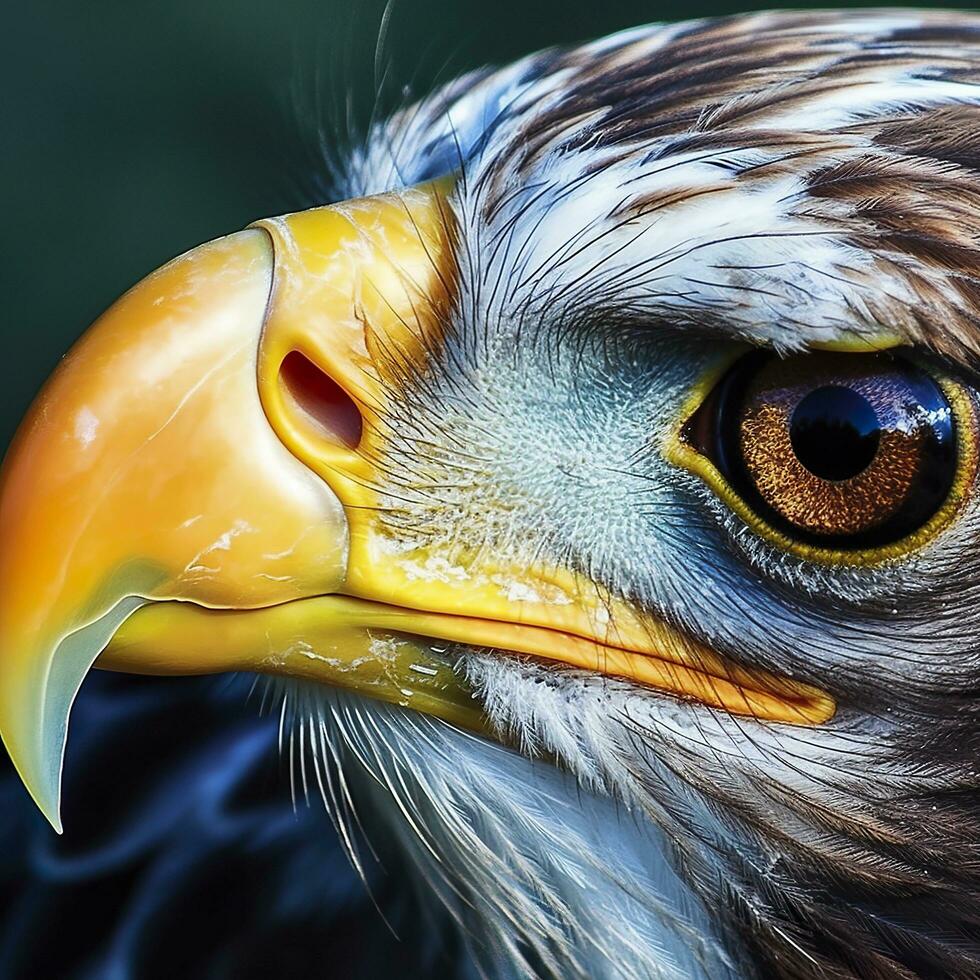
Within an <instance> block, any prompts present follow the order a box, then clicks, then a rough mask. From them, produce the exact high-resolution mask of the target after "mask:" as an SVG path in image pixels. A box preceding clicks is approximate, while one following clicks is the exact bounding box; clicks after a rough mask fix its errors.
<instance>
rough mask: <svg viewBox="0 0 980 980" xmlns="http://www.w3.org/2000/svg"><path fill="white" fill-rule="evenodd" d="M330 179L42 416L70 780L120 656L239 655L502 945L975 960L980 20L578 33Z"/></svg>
mask: <svg viewBox="0 0 980 980" xmlns="http://www.w3.org/2000/svg"><path fill="white" fill-rule="evenodd" d="M336 198H337V201H339V202H341V203H325V204H324V205H323V206H320V207H316V208H313V209H312V210H308V211H304V212H301V213H296V214H290V215H286V216H284V217H276V218H265V219H262V220H259V221H256V222H255V223H254V224H253V225H251V226H250V227H249V228H248V229H246V230H244V231H239V232H236V233H234V234H231V235H229V236H228V237H226V238H222V239H219V240H218V241H214V242H211V243H209V244H206V245H203V246H201V247H200V248H197V249H194V250H193V251H191V252H189V253H187V254H185V255H182V256H180V257H179V258H176V259H174V260H173V261H172V262H170V263H169V264H168V265H166V266H164V267H163V268H161V269H160V270H158V271H157V272H155V273H153V274H152V275H150V276H149V277H148V278H147V279H145V280H144V281H143V282H141V283H139V284H138V285H137V286H136V287H135V288H133V289H132V290H131V291H130V292H129V293H127V294H126V295H125V296H123V297H122V298H121V299H120V300H119V301H118V302H117V303H116V304H115V305H114V306H112V307H111V308H110V309H109V310H108V312H106V313H105V314H104V315H103V316H102V317H101V319H99V320H98V322H97V323H96V324H95V325H94V326H93V327H92V328H91V330H90V331H89V332H88V333H87V334H86V335H85V336H84V337H83V338H82V339H81V340H80V341H79V343H78V344H77V346H76V347H75V348H74V349H73V350H72V352H71V353H70V354H69V355H68V356H67V357H66V359H65V360H64V361H63V363H62V364H61V365H60V367H59V368H58V369H57V371H56V372H55V374H54V375H53V376H52V378H51V379H50V381H49V382H48V384H47V386H46V387H45V388H44V390H43V391H42V393H41V394H40V395H39V397H38V399H37V401H36V402H35V404H34V406H33V408H32V409H31V411H30V413H29V415H28V416H27V418H26V419H25V420H24V422H23V424H22V426H21V429H20V431H19V433H18V435H17V437H16V439H15V441H14V443H13V445H12V446H11V448H10V451H9V453H8V455H7V458H6V461H5V463H4V466H3V473H2V488H0V730H2V734H3V740H4V743H5V744H6V746H7V749H8V750H9V752H10V755H11V757H12V759H13V760H14V763H15V764H16V766H17V768H18V770H19V772H20V774H21V776H22V777H23V780H24V782H25V784H26V786H27V788H28V789H29V791H30V792H31V794H32V795H33V796H34V799H35V800H36V801H37V803H38V805H39V807H40V808H41V810H42V811H43V812H44V813H45V814H46V815H47V817H48V818H49V819H50V821H51V822H52V823H53V824H54V825H55V827H56V828H59V815H58V814H59V796H60V776H61V766H62V756H63V751H64V745H65V738H66V732H67V723H68V716H69V711H70V708H71V704H72V701H73V699H74V698H75V695H76V693H77V691H78V689H79V686H80V684H81V683H82V680H83V678H84V676H85V674H86V673H87V672H88V671H89V669H90V668H91V667H92V666H93V665H94V666H97V667H101V668H107V669H113V670H122V671H132V672H138V673H146V674H173V673H176V674H202V673H216V672H223V671H246V672H254V673H257V674H262V675H268V676H271V677H272V678H274V679H275V684H276V685H277V688H278V690H279V691H280V693H281V695H282V697H283V703H284V706H285V708H286V709H287V710H286V711H285V713H284V737H285V733H286V726H287V725H288V731H289V744H290V751H291V754H293V755H294V757H295V761H296V762H297V764H298V770H299V778H300V779H301V781H302V785H303V787H304V789H305V790H307V791H308V792H314V793H316V792H318V793H320V794H321V795H322V796H323V799H324V801H325V803H326V804H327V806H328V808H329V809H330V810H331V812H332V814H333V816H334V818H335V821H336V823H337V825H338V828H339V830H340V832H341V835H342V837H343V838H344V840H345V841H347V842H348V844H349V845H350V841H351V839H352V835H353V832H352V829H351V828H352V825H353V823H354V820H355V815H356V816H359V817H362V818H363V823H364V825H365V826H367V827H369V829H370V832H371V834H372V836H373V837H374V838H375V839H380V840H381V841H382V842H383V846H385V847H387V848H389V849H393V850H396V851H398V852H399V853H400V854H401V856H402V857H403V858H404V865H403V867H405V868H406V869H407V870H406V872H405V873H406V875H407V876H414V877H416V878H418V879H419V880H420V881H423V882H424V887H425V888H426V889H427V890H428V892H429V893H430V894H432V895H433V896H435V897H436V899H437V902H436V903H435V907H437V908H439V909H441V910H442V911H443V913H446V914H448V915H450V916H451V917H452V919H453V921H454V922H455V923H457V924H458V926H459V928H460V931H461V935H462V937H463V939H462V941H463V942H464V943H465V944H466V945H467V947H468V948H469V950H470V952H471V954H472V957H473V958H474V959H475V961H476V963H477V964H478V965H479V967H480V968H481V969H482V970H483V971H484V972H485V973H486V974H489V975H499V976H514V975H527V974H529V973H536V974H539V975H542V976H551V975H555V976H561V977H573V976H582V977H591V978H597V977H638V978H639V977H663V978H711V980H716V978H722V977H772V976H780V977H797V978H808V977H814V978H816V977H837V978H844V977H863V978H870V977H915V976H923V977H925V976H928V977H935V976H943V977H961V978H966V977H975V976H977V975H978V974H980V938H978V937H980V853H978V849H977V848H978V841H980V819H978V817H980V767H978V758H980V726H978V724H977V721H978V705H980V699H978V696H977V695H978V683H980V640H978V618H977V617H978V613H977V608H978V600H980V558H978V552H977V547H976V542H977V540H978V535H980V503H978V498H977V481H978V476H977V454H978V427H977V411H978V398H980V395H978V391H980V375H978V365H980V359H978V355H980V306H978V304H980V19H977V18H975V17H973V16H970V15H965V14H963V15H959V14H940V13H923V12H911V11H910V12H873V11H872V12H867V11H865V12H858V13H850V14H848V13H820V14H809V13H784V14H776V13H771V14H761V15H754V16H748V17H744V18H733V19H728V20H720V21H695V22H688V23H682V24H674V25H670V26H653V27H644V28H640V29H637V30H632V31H628V32H626V33H621V34H617V35H614V36H612V37H609V38H606V39H605V40H601V41H598V42H595V43H591V44H586V45H584V46H581V47H576V48H571V49H565V50H548V51H545V52H543V53H539V54H536V55H533V56H531V57H528V58H525V59H524V60H521V61H519V62H517V63H515V64H513V65H510V66H508V67H505V68H502V69H499V70H484V71H477V72H474V73H471V74H468V75H465V76H463V77H462V78H460V79H458V80H456V81H453V82H451V83H449V84H447V85H445V86H443V87H442V88H441V89H439V90H438V91H436V92H435V93H434V94H432V95H431V96H429V97H428V98H425V99H423V100H422V101H421V102H418V103H417V104H414V105H411V106H409V107H407V108H405V109H403V110H401V111H398V112H397V113H395V114H394V115H393V116H392V117H391V118H390V119H388V120H387V121H385V122H383V123H378V124H376V125H375V126H373V128H372V129H371V131H370V132H369V134H368V137H367V139H366V140H365V141H364V143H363V144H362V145H360V146H359V147H357V148H356V149H355V150H353V151H352V152H351V153H350V154H349V155H348V158H347V163H346V165H345V167H344V168H343V173H342V174H341V175H340V176H339V179H338V193H337V195H336ZM351 850H352V852H353V850H354V848H353V846H352V845H351ZM355 859H356V858H355Z"/></svg>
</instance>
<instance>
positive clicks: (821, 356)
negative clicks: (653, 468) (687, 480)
mask: <svg viewBox="0 0 980 980" xmlns="http://www.w3.org/2000/svg"><path fill="white" fill-rule="evenodd" d="M682 436H683V438H684V440H685V442H687V444H688V445H690V446H691V447H692V448H693V449H695V450H696V451H697V452H699V453H700V454H702V455H703V456H705V457H707V458H708V459H709V460H710V461H711V462H712V463H713V464H714V465H715V467H717V469H718V470H719V472H720V473H721V474H722V476H723V477H724V478H725V479H726V480H727V481H728V483H729V484H730V485H731V487H732V489H733V490H735V491H736V492H737V493H738V494H739V495H740V496H741V497H742V498H743V499H744V501H745V502H746V503H747V504H748V505H749V506H750V507H751V508H752V509H753V510H754V511H755V512H756V513H757V514H758V515H759V516H760V517H761V518H762V519H763V520H765V521H766V522H767V523H769V524H771V525H772V526H773V527H775V528H776V529H777V530H780V531H782V532H783V533H785V534H787V535H791V536H792V537H793V539H794V540H799V541H802V542H806V543H815V544H820V545H826V546H831V547H835V548H844V549H849V548H868V547H874V546H878V545H882V544H887V543H890V542H893V541H897V540H898V539H900V538H902V537H904V536H906V535H908V534H911V533H912V532H914V531H915V530H917V529H918V528H919V527H921V526H922V525H923V524H924V523H925V522H926V521H928V520H929V518H930V517H932V516H933V515H934V514H935V513H936V512H937V511H938V510H939V508H940V507H941V506H942V505H943V503H944V501H945V500H946V498H947V496H948V495H949V492H950V488H951V487H952V485H953V481H954V479H955V476H956V466H957V456H956V432H955V422H954V417H953V411H952V409H951V407H950V404H949V402H948V400H947V399H946V396H945V394H944V392H943V389H942V387H941V386H940V385H939V384H938V383H937V382H936V381H934V380H933V379H932V378H931V377H930V376H929V375H928V374H927V373H926V372H925V371H923V370H922V369H921V368H919V367H917V366H916V365H915V364H913V363H912V362H911V361H908V360H906V359H904V358H902V357H899V356H896V355H894V354H890V353H877V354H843V353H829V352H826V353H813V354H800V355H796V356H793V357H788V358H785V359H781V358H778V357H775V356H774V355H771V354H766V353H762V352H755V353H753V354H750V355H747V356H746V357H743V358H742V359H741V360H739V361H738V362H737V363H736V364H735V365H734V366H733V367H732V368H731V369H730V370H729V371H728V372H727V373H726V374H725V376H724V377H723V378H722V379H721V381H720V382H719V383H718V384H717V385H716V386H715V388H714V389H713V390H712V392H711V394H710V395H709V396H708V397H707V398H706V399H705V401H704V402H703V403H702V405H701V406H700V408H698V410H697V411H696V412H695V413H694V414H693V415H692V416H691V418H690V419H689V420H688V422H687V423H686V424H685V426H684V430H683V433H682Z"/></svg>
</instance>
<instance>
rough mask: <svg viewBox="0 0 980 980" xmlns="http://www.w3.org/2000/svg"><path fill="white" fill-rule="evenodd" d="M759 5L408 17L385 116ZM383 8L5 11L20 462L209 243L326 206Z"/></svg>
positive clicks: (426, 5)
mask: <svg viewBox="0 0 980 980" xmlns="http://www.w3.org/2000/svg"><path fill="white" fill-rule="evenodd" d="M756 6H759V7H765V6H772V4H765V3H763V4H746V3H742V4H731V3H709V2H688V3H683V2H676V0H673V2H663V3H657V2H650V0H642V2H641V0H591V2H590V0H490V2H476V3H474V2H463V0H396V2H395V3H394V4H393V5H392V9H391V16H390V26H389V30H388V32H387V43H386V45H385V47H384V55H383V59H382V60H383V62H384V64H385V65H386V66H389V67H388V79H389V83H388V85H387V86H386V91H385V94H383V95H382V98H381V101H382V104H390V103H391V102H392V101H393V99H395V98H397V95H398V92H399V90H400V88H401V86H402V85H404V84H407V83H411V84H412V85H413V88H414V89H415V91H417V92H422V91H424V90H425V89H426V88H427V87H429V86H430V85H431V84H432V83H433V81H434V80H436V79H438V78H439V77H445V76H446V75H448V74H451V73H455V72H457V71H459V70H462V69H465V68H468V67H471V66H474V65H477V64H482V63H487V62H506V61H509V60H511V59H513V58H514V57H516V56H518V55H521V54H524V53H527V52H529V51H533V50H535V49H536V48H539V47H543V46H546V45H548V44H553V43H561V42H570V41H575V40H579V39H586V38H591V37H595V36H599V35H601V34H604V33H608V32H610V31H613V30H616V29H618V28H621V27H626V26H630V25H634V24H640V23H646V22H650V21H653V20H676V19H681V18H684V17H694V16H703V15H709V14H721V13H730V12H733V11H736V10H744V9H749V8H750V7H756ZM784 6H785V5H784ZM797 6H807V4H798V5H797ZM964 6H965V5H964ZM383 9H384V4H383V3H382V2H378V0H367V2H354V0H197V2H187V0H181V2H170V3H150V2H140V0H129V2H124V0H74V2H71V0H62V2H58V3H54V2H50V0H47V2H44V0H42V2H38V0H19V2H18V0H3V3H2V4H0V149H2V153H0V205H2V207H0V216H2V222H3V225H2V228H3V231H2V235H3V238H2V241H3V248H2V251H0V286H2V296H3V305H2V309H3V322H2V329H3V342H4V345H3V351H4V359H3V386H2V397H3V400H2V404H0V446H4V445H6V443H7V441H8V439H9V436H10V435H11V433H12V432H13V428H14V426H15V425H16V423H17V420H18V419H19V418H20V416H21V415H22V413H23V411H24V410H25V408H26V407H27V404H28V403H29V401H30V399H31V398H32V397H33V394H34V392H35V391H36V390H37V388H38V386H39V385H40V384H41V382H42V381H43V379H44V377H45V376H46V375H47V374H48V373H49V371H50V370H51V368H52V367H53V366H54V364H55V363H56V361H57V359H58V357H59V356H60V354H61V353H62V352H63V351H64V350H65V349H67V347H68V346H69V345H70V344H71V343H72V341H73V340H74V339H75V338H76V337H77V336H78V335H79V334H80V333H81V332H82V330H84V328H85V327H86V326H87V324H88V323H89V322H91V320H92V319H93V318H94V317H95V316H96V315H97V314H98V313H99V312H100V311H101V310H102V309H104V308H105V307H106V306H107V305H108V304H109V303H110V302H111V301H112V300H113V299H114V298H115V297H116V296H117V295H118V294H119V293H120V292H121V291H123V290H124V289H126V288H127V287H128V286H129V285H131V284H132V283H133V282H134V281H136V280H137V279H139V278H140V277H141V276H142V275H144V274H145V273H147V272H148V271H150V270H151V269H152V268H154V267H155V266H157V265H159V264H160V263H162V262H163V261H165V260H166V259H168V258H170V257H171V256H173V255H174V254H177V253H179V252H181V251H183V250H185V249H187V248H189V247H191V246H193V245H195V244H198V243H199V242H201V241H204V240H206V239H208V238H213V237H215V236H217V235H220V234H222V233H225V232H227V231H231V230H234V229H237V228H240V227H241V226H243V225H245V224H247V223H248V222H249V221H250V220H252V219H254V218H256V217H259V216H261V215H265V214H270V213H278V212H281V211H284V210H291V209H296V208H299V207H303V206H306V205H308V204H310V203H314V202H315V201H316V188H317V175H318V171H320V170H321V169H322V167H321V165H320V164H319V162H318V158H317V153H316V152H315V146H316V138H315V136H313V134H314V133H315V131H316V129H317V126H318V124H322V125H323V127H324V133H325V139H326V140H327V142H329V143H331V144H334V145H336V144H337V143H338V139H339V133H340V132H342V131H343V129H344V128H345V127H343V126H341V127H339V129H338V127H337V120H338V119H340V120H343V119H344V118H345V116H346V114H347V113H346V110H345V109H344V108H343V107H344V105H345V100H346V99H347V97H348V93H350V97H351V103H352V108H351V114H352V116H353V118H354V119H355V120H357V121H359V122H360V123H361V124H363V121H364V120H365V119H367V118H368V117H369V114H370V112H371V109H372V105H373V102H374V95H375V91H376V85H375V77H374V53H375V42H376V40H377V37H378V32H379V25H380V23H381V20H382V13H383ZM318 103H319V105H320V107H321V108H320V110H319V111H318V110H317V109H316V108H315V107H316V106H317V104H318Z"/></svg>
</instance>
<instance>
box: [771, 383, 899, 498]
mask: <svg viewBox="0 0 980 980" xmlns="http://www.w3.org/2000/svg"><path fill="white" fill-rule="evenodd" d="M789 434H790V440H791V441H792V443H793V451H794V452H795V453H796V457H797V459H799V461H800V462H801V463H802V464H803V465H804V466H805V467H806V468H807V469H808V470H809V471H810V472H811V473H813V475H814V476H819V477H820V478H821V479H823V480H847V479H850V478H851V477H852V476H857V475H858V473H861V472H862V471H863V470H865V469H867V467H868V465H869V464H870V462H871V460H873V459H874V457H875V453H876V452H877V451H878V441H879V439H880V438H881V425H880V423H879V421H878V416H877V415H876V414H875V410H874V409H873V408H872V407H871V405H870V404H869V402H868V400H867V399H866V398H864V397H863V396H862V395H859V394H858V393H857V392H856V391H854V390H853V389H851V388H844V387H841V386H840V385H827V386H825V387H823V388H817V389H815V390H814V391H811V392H810V394H809V395H807V396H806V397H805V398H804V399H803V400H802V401H801V402H800V403H799V405H797V406H796V411H794V412H793V417H792V419H791V420H790V424H789Z"/></svg>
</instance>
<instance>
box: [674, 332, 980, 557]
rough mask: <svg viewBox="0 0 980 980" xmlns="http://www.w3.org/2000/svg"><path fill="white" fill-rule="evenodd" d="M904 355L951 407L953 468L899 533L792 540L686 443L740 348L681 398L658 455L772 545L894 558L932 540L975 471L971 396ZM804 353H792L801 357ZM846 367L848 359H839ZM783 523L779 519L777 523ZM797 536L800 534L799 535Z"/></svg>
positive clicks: (806, 553)
mask: <svg viewBox="0 0 980 980" xmlns="http://www.w3.org/2000/svg"><path fill="white" fill-rule="evenodd" d="M903 353H905V360H906V361H907V362H909V363H910V364H913V365H914V366H915V367H916V368H917V369H918V370H920V371H921V372H923V373H924V374H926V375H928V376H929V378H930V379H931V381H932V382H933V384H934V386H937V387H938V388H939V389H940V390H941V392H942V394H943V395H944V396H945V399H946V401H947V402H948V405H949V408H950V410H951V415H952V421H953V425H954V427H955V433H956V439H955V460H954V472H953V475H952V479H951V482H950V485H949V489H948V491H947V493H946V496H945V499H944V500H943V501H942V503H941V505H940V506H939V507H938V508H937V509H936V510H935V512H934V513H932V514H931V516H930V517H929V518H928V519H927V520H925V521H924V522H923V523H922V524H921V525H920V526H918V527H916V528H915V529H914V530H913V531H911V532H910V533H908V534H905V535H904V536H902V537H900V538H898V539H896V540H892V541H888V542H887V543H882V544H875V546H873V547H872V546H869V547H861V548H846V547H838V546H834V545H824V544H822V543H821V542H820V541H815V540H813V536H812V535H811V536H810V540H806V539H804V540H799V539H797V538H796V537H795V536H794V534H793V532H792V530H787V529H786V528H784V527H778V526H775V524H774V522H773V521H772V520H767V519H766V517H765V516H764V515H763V514H762V513H760V510H762V508H761V507H753V506H752V505H751V504H750V503H749V502H748V501H747V500H746V499H745V496H744V495H743V494H742V493H740V492H739V491H738V489H737V488H736V487H735V486H734V485H733V482H732V481H731V480H730V479H728V478H727V477H726V475H725V473H723V472H722V469H721V468H720V467H719V465H717V464H716V462H715V461H714V460H712V459H711V458H710V457H709V456H708V455H706V454H705V453H704V452H703V451H701V450H700V449H699V448H697V447H696V446H694V445H692V444H691V442H690V441H689V439H687V438H685V436H684V433H685V430H686V428H687V427H688V426H689V423H690V422H691V421H692V419H694V418H695V415H696V413H698V411H699V410H700V409H701V408H702V406H703V405H705V403H706V401H707V400H708V399H709V397H711V396H712V394H713V393H714V392H715V390H716V388H717V387H718V386H719V384H720V383H722V382H723V379H724V378H725V377H726V376H727V375H728V374H729V373H730V372H731V371H732V370H733V367H734V365H735V364H736V362H737V361H739V360H741V359H742V357H743V356H744V354H745V352H744V349H743V350H740V351H738V352H737V353H735V354H733V355H730V356H728V357H726V358H724V359H722V360H720V361H719V362H717V363H715V364H714V365H712V367H711V368H710V369H709V370H708V371H707V372H706V373H705V375H704V376H703V377H702V378H701V379H700V381H699V383H698V384H697V386H696V387H695V389H694V391H693V392H692V393H691V395H690V397H689V398H688V399H687V400H686V401H685V403H684V405H683V407H682V410H681V412H680V415H679V417H678V421H677V423H676V424H675V425H674V426H673V427H672V428H671V430H670V432H669V434H668V436H667V438H666V440H665V442H664V445H663V447H662V451H663V455H664V457H665V458H666V459H667V460H668V462H670V463H672V464H673V465H675V466H678V467H680V468H682V469H684V470H687V471H688V472H690V473H692V474H694V475H695V476H697V477H699V478H700V479H701V480H702V481H703V482H704V483H705V484H706V485H707V486H708V487H709V488H710V489H711V490H712V491H713V492H714V494H715V495H716V496H717V497H718V498H719V499H720V500H721V501H722V502H723V503H724V504H725V505H726V506H727V507H728V508H729V509H730V510H731V511H732V512H733V513H734V514H736V515H737V516H738V517H739V518H740V519H741V520H742V521H743V522H744V523H745V525H746V526H747V527H749V528H750V529H751V530H752V531H753V532H754V533H755V534H757V535H758V536H759V537H761V538H762V539H764V540H766V541H767V542H769V543H770V544H772V545H774V546H775V547H777V548H779V549H781V550H782V551H785V552H787V553H789V554H792V555H795V556H797V557H799V558H803V559H806V560H808V561H814V562H819V563H822V564H825V565H838V566H861V567H867V566H873V565H880V564H884V563H887V562H890V561H895V560H897V559H899V558H902V557H904V556H905V555H907V554H909V553H911V552H913V551H916V550H918V549H920V548H922V547H924V546H925V545H927V544H928V543H929V542H931V541H932V540H934V539H935V538H936V537H937V536H938V535H939V534H940V533H941V532H942V531H943V530H944V529H945V528H946V527H948V526H949V524H950V523H951V522H952V521H953V519H954V518H955V517H956V515H957V514H958V513H959V512H960V510H961V509H962V507H963V505H964V503H965V501H966V500H967V499H969V496H970V493H971V491H972V488H973V485H974V481H975V477H976V471H977V415H976V409H975V407H974V402H973V398H972V396H971V395H970V393H969V392H968V391H967V389H966V388H965V387H964V386H963V385H962V384H960V383H959V382H958V381H956V380H955V379H954V378H952V377H949V376H947V375H943V376H937V375H936V373H935V371H934V370H933V369H932V368H931V367H930V366H927V365H925V364H924V363H923V362H922V361H921V359H918V358H915V357H914V356H912V355H911V354H909V353H908V352H903ZM807 356H808V355H796V357H797V358H805V357H807ZM833 356H834V357H836V358H849V357H857V356H861V355H856V354H844V353H837V354H834V355H833ZM842 363H844V364H845V365H847V366H850V363H851V362H842ZM783 523H784V524H785V521H784V522H783ZM801 536H803V535H801Z"/></svg>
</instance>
